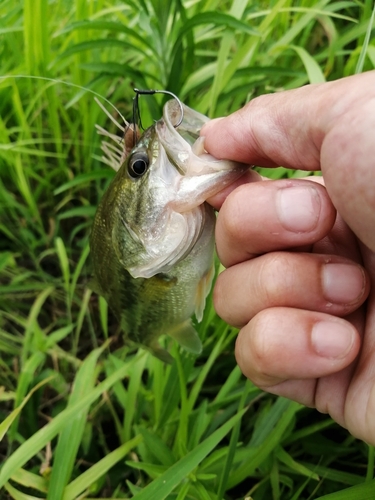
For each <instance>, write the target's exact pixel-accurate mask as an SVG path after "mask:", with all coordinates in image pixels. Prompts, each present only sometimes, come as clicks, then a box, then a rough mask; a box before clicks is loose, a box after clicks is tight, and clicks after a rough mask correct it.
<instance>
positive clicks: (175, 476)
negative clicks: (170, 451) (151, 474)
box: [133, 409, 246, 500]
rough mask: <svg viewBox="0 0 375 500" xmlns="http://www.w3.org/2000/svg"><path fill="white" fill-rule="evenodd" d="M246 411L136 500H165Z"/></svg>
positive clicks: (141, 493) (156, 481) (200, 445)
mask: <svg viewBox="0 0 375 500" xmlns="http://www.w3.org/2000/svg"><path fill="white" fill-rule="evenodd" d="M245 412H246V409H245V410H243V411H241V412H240V413H238V414H237V415H235V416H234V417H232V418H231V419H230V420H228V422H226V423H225V424H224V425H222V426H221V427H220V428H219V429H217V430H216V431H215V432H214V433H213V434H211V436H209V437H208V438H207V439H205V440H204V441H203V442H202V443H201V444H199V445H198V446H197V447H196V448H194V450H192V451H191V452H189V453H188V454H187V455H185V456H184V457H183V458H181V460H179V461H178V462H177V463H176V464H174V465H172V467H170V468H169V469H168V470H167V471H166V472H164V474H162V475H161V476H159V477H158V478H157V479H155V480H154V481H153V482H152V483H151V484H149V485H148V486H146V488H144V490H143V491H142V492H140V493H138V494H136V495H135V496H134V497H133V498H134V500H149V499H150V498H154V499H158V500H163V499H164V498H166V497H167V496H168V495H169V494H170V493H171V492H172V491H173V490H174V488H175V487H176V486H177V485H178V484H179V483H180V482H181V481H182V480H183V479H184V478H186V477H187V476H188V475H189V474H190V473H191V472H192V471H193V470H194V469H195V467H197V466H198V465H199V463H200V462H201V461H202V460H203V459H204V458H205V457H206V456H207V455H208V454H209V453H210V452H211V451H212V450H213V449H214V448H215V446H216V445H217V444H218V443H219V442H220V441H221V440H222V439H223V438H224V437H225V436H226V435H227V434H228V432H229V431H230V430H231V429H232V428H233V426H234V425H236V423H237V422H238V421H239V420H240V419H241V418H242V416H243V415H244V414H245Z"/></svg>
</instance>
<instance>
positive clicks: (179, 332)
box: [168, 319, 202, 354]
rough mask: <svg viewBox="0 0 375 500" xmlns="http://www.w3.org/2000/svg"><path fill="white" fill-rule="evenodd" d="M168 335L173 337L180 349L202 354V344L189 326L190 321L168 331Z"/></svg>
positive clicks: (193, 329) (191, 326)
mask: <svg viewBox="0 0 375 500" xmlns="http://www.w3.org/2000/svg"><path fill="white" fill-rule="evenodd" d="M168 335H170V336H171V337H173V338H174V339H175V340H176V341H177V342H178V343H179V344H180V346H181V347H183V348H184V349H185V350H186V351H189V352H192V353H193V354H200V353H201V352H202V342H201V339H200V338H199V337H198V334H197V332H196V330H195V328H194V327H193V325H192V324H191V321H190V319H188V320H187V321H184V322H183V323H181V324H179V325H177V326H176V327H175V328H173V330H170V331H168Z"/></svg>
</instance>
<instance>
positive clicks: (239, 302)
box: [201, 72, 375, 444]
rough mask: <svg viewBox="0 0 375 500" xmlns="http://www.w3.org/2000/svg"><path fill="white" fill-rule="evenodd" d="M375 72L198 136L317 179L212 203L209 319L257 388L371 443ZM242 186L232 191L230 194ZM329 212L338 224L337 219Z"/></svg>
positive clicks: (217, 147)
mask: <svg viewBox="0 0 375 500" xmlns="http://www.w3.org/2000/svg"><path fill="white" fill-rule="evenodd" d="M374 131H375V72H369V73H364V74H362V75H357V76H355V77H349V78H346V79H342V80H338V81H336V82H330V83H327V84H322V85H311V86H306V87H302V88H300V89H297V90H293V91H288V92H282V93H278V94H273V95H266V96H261V97H259V98H257V99H254V100H253V101H251V102H250V103H249V104H248V105H247V106H245V107H244V108H243V109H241V110H239V111H238V112H236V113H234V114H232V115H230V116H229V117H227V118H223V119H220V120H213V121H211V122H209V123H208V124H207V125H206V126H205V127H204V128H203V129H202V132H201V135H203V136H205V147H206V149H207V150H208V152H209V153H211V154H212V155H214V156H216V157H217V158H229V159H232V160H237V161H241V162H246V163H249V164H257V165H261V166H278V165H283V166H285V167H288V168H294V169H304V170H309V171H311V170H318V169H321V171H322V174H323V179H324V183H325V188H324V187H323V186H322V185H321V184H320V183H322V179H321V178H318V177H315V178H314V179H313V180H314V181H315V182H312V180H307V179H300V180H297V179H289V180H278V181H266V182H251V183H246V181H247V180H249V179H250V175H251V180H253V176H254V173H252V174H249V179H246V177H244V178H242V179H241V180H240V181H238V182H237V184H236V185H235V186H233V185H232V186H231V187H229V188H227V189H226V190H225V191H223V192H222V193H220V194H219V195H217V196H215V198H212V199H211V200H209V201H210V203H211V204H212V205H214V206H215V207H216V208H220V207H221V209H220V212H219V216H218V221H217V228H216V243H217V250H218V255H219V258H220V259H221V261H222V263H223V264H224V266H225V267H227V269H226V270H225V271H224V272H223V273H221V275H220V276H219V278H218V280H217V283H216V285H215V290H214V303H215V307H216V310H217V312H218V314H219V315H220V316H221V317H222V318H223V319H224V320H226V321H227V322H228V323H230V324H232V325H234V326H238V327H239V328H240V329H241V330H240V333H239V336H238V340H237V344H236V358H237V362H238V364H239V365H240V368H241V369H242V371H243V373H244V374H245V375H246V376H247V377H248V378H250V379H251V380H252V381H253V382H254V383H255V384H256V385H258V386H259V387H261V388H263V389H264V390H267V391H269V392H272V393H274V394H279V395H282V396H285V397H288V398H291V399H294V400H296V401H299V402H301V403H303V404H305V405H307V406H313V407H316V408H317V409H318V410H319V411H321V412H326V413H329V414H330V415H331V416H332V418H334V419H335V420H336V421H337V422H339V423H340V424H341V425H342V426H344V427H346V428H347V429H348V430H349V431H350V432H351V433H352V434H353V435H355V436H357V437H359V438H361V439H363V440H365V441H367V442H369V443H372V444H375V292H374V290H372V291H370V289H371V286H372V287H373V288H374V284H375V140H374V138H373V137H374ZM240 184H241V185H240ZM336 210H337V216H336Z"/></svg>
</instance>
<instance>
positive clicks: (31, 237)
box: [0, 0, 375, 500]
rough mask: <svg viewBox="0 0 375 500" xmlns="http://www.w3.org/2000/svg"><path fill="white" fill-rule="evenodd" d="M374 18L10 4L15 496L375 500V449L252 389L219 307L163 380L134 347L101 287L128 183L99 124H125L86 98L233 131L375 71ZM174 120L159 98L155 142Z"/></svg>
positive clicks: (5, 209)
mask: <svg viewBox="0 0 375 500" xmlns="http://www.w3.org/2000/svg"><path fill="white" fill-rule="evenodd" d="M372 4H373V2H372V1H368V0H365V1H363V2H360V1H332V0H319V1H316V0H313V1H311V0H300V1H292V0H279V1H275V0H270V1H267V2H266V1H261V0H259V1H250V0H249V1H244V0H234V1H233V2H223V1H219V0H202V1H189V2H188V1H173V0H163V1H162V0H138V1H135V0H128V1H127V2H122V1H120V0H117V1H113V0H112V1H109V0H96V1H93V0H91V1H87V0H75V1H73V0H67V1H65V2H57V1H55V0H50V1H49V2H48V1H47V0H24V2H14V0H0V68H1V70H0V75H1V79H0V352H1V355H0V422H1V423H0V439H1V442H0V464H1V465H0V498H4V499H8V498H12V499H16V500H26V499H34V498H44V499H48V500H70V499H71V500H73V499H78V498H119V499H120V498H135V499H137V500H141V499H151V498H152V499H155V500H159V499H164V498H167V499H171V500H172V499H176V500H184V499H199V500H200V499H202V500H205V499H207V500H208V499H212V500H213V499H227V500H232V499H233V500H234V499H243V498H245V497H250V496H251V497H252V498H253V499H254V500H261V499H262V500H263V499H266V500H268V499H270V500H271V499H272V500H278V499H282V500H297V499H305V500H308V499H317V498H320V499H321V500H322V499H323V498H324V499H326V500H349V499H355V500H361V499H373V498H374V497H375V483H374V479H373V472H374V450H373V449H372V448H369V447H368V446H367V445H365V444H364V443H362V442H359V441H357V440H355V439H354V438H352V437H351V436H349V435H348V434H347V433H346V431H344V430H343V429H340V428H339V427H338V426H337V425H336V424H334V423H333V422H332V421H331V420H330V419H329V418H328V417H327V416H324V415H320V414H318V413H317V412H316V411H314V410H310V409H306V408H303V407H301V406H300V405H298V404H296V403H293V402H289V401H287V400H285V399H283V398H276V397H274V396H270V395H267V394H264V393H262V392H261V391H260V390H258V389H257V388H256V387H254V386H253V385H252V384H251V383H250V382H248V381H246V380H245V379H244V378H243V377H242V375H241V373H240V371H239V369H238V368H237V367H236V364H235V360H234V356H233V350H234V341H235V337H236V331H235V330H233V329H232V328H230V327H228V326H227V325H225V324H224V323H223V322H222V321H220V320H219V318H218V317H217V316H216V315H215V312H214V311H213V308H212V304H211V299H210V300H209V301H208V305H207V308H206V310H205V315H204V318H203V322H202V323H201V324H200V325H198V329H199V333H200V336H201V338H202V340H203V344H204V350H203V353H202V355H201V356H200V357H199V358H198V359H194V358H193V357H191V356H190V355H187V354H186V353H185V352H181V351H179V349H178V347H177V346H176V345H174V344H173V343H172V344H171V346H170V349H171V351H172V354H173V355H174V357H175V360H176V361H175V363H174V364H173V365H172V366H166V365H164V364H162V363H161V362H160V361H159V360H157V359H155V358H153V357H151V356H150V355H149V354H148V353H146V352H144V351H142V350H140V351H139V352H137V351H136V350H134V349H132V348H129V347H128V346H126V345H123V343H122V340H121V335H120V333H119V331H118V325H117V324H116V321H115V319H114V317H113V316H112V314H111V313H110V311H109V310H108V309H107V306H106V304H105V302H104V301H103V300H102V299H100V298H98V297H97V296H96V295H95V294H94V293H92V292H91V291H90V289H89V288H88V283H89V279H90V258H89V251H88V235H89V232H90V226H91V223H92V219H93V215H94V213H95V208H96V206H97V204H98V201H99V199H100V197H101V196H102V194H103V192H104V190H105V187H106V186H107V185H108V182H109V181H110V179H111V177H112V172H111V171H110V169H109V168H108V169H107V168H106V167H105V166H104V165H103V164H102V163H101V162H100V156H101V153H100V149H99V137H98V136H97V135H96V132H95V127H94V125H95V123H99V124H101V125H103V126H105V127H107V128H111V127H112V124H110V123H108V121H109V120H108V119H107V118H106V116H105V115H104V114H103V113H102V111H101V110H100V108H99V107H98V106H97V105H96V103H95V102H94V100H93V95H92V94H91V93H89V92H87V91H85V90H82V89H79V88H78V87H76V86H83V87H84V88H86V89H90V90H92V91H94V92H97V93H99V94H101V95H103V96H104V97H106V98H107V99H109V100H110V101H111V102H112V103H113V104H115V105H116V106H117V107H118V109H119V110H120V111H121V113H122V114H123V115H124V116H125V117H127V118H129V117H131V105H132V97H133V91H132V88H133V87H134V86H136V87H140V88H161V89H168V90H170V91H172V92H175V93H176V94H178V95H179V97H180V98H181V99H182V100H183V101H184V102H185V103H186V104H188V105H189V106H191V107H193V108H195V109H197V110H198V111H201V112H203V113H206V114H208V115H209V116H211V117H214V116H219V115H223V114H227V113H230V112H231V111H234V110H236V109H238V108H239V107H240V106H242V105H243V104H244V103H245V102H247V101H248V100H249V99H251V98H252V97H254V96H256V95H259V94H262V93H265V92H273V91H278V90H281V89H289V88H294V87H297V86H300V85H304V84H306V83H309V82H313V83H316V82H322V81H325V80H333V79H336V78H340V77H342V76H346V75H350V74H353V73H355V72H359V71H365V70H369V69H373V67H374V65H375V44H374V40H373V38H372V36H371V35H372V31H371V26H370V23H372V21H373V19H372V17H371V16H372V8H373V5H372ZM369 26H370V28H369ZM15 75H26V76H34V77H40V76H42V77H46V78H52V79H58V80H62V81H64V82H66V83H67V84H69V85H66V84H63V83H56V82H52V81H50V80H40V79H37V78H16V77H15ZM162 102H163V101H162V96H160V95H159V96H152V97H144V98H142V105H143V106H142V119H143V122H144V123H145V124H150V123H152V120H153V119H154V118H158V117H159V116H160V110H161V105H162ZM110 111H111V112H112V110H110ZM263 173H265V174H266V175H268V176H269V177H273V178H277V177H281V176H287V175H302V174H301V173H300V172H295V173H290V172H287V171H285V170H283V169H276V170H271V169H263ZM303 175H305V174H303Z"/></svg>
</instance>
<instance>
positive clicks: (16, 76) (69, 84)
mask: <svg viewBox="0 0 375 500" xmlns="http://www.w3.org/2000/svg"><path fill="white" fill-rule="evenodd" d="M8 78H30V79H34V80H45V81H47V82H53V83H61V84H63V85H68V87H74V88H77V89H80V90H84V91H86V92H90V93H91V94H93V95H95V96H97V97H100V98H101V99H103V101H105V102H106V103H107V104H109V105H110V106H111V107H112V108H113V109H114V110H115V111H116V112H117V113H118V114H119V115H120V116H121V118H122V119H123V121H124V123H126V124H127V123H128V122H127V121H126V120H125V118H124V117H123V116H122V114H121V113H120V111H119V110H118V109H117V108H116V106H115V105H114V104H112V103H111V101H109V100H108V99H107V98H106V97H104V96H102V95H101V94H99V93H98V92H95V90H91V89H88V88H86V87H82V86H81V85H77V84H76V83H71V82H64V80H57V79H56V78H49V77H47V76H35V75H6V76H0V81H1V80H7V79H8Z"/></svg>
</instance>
